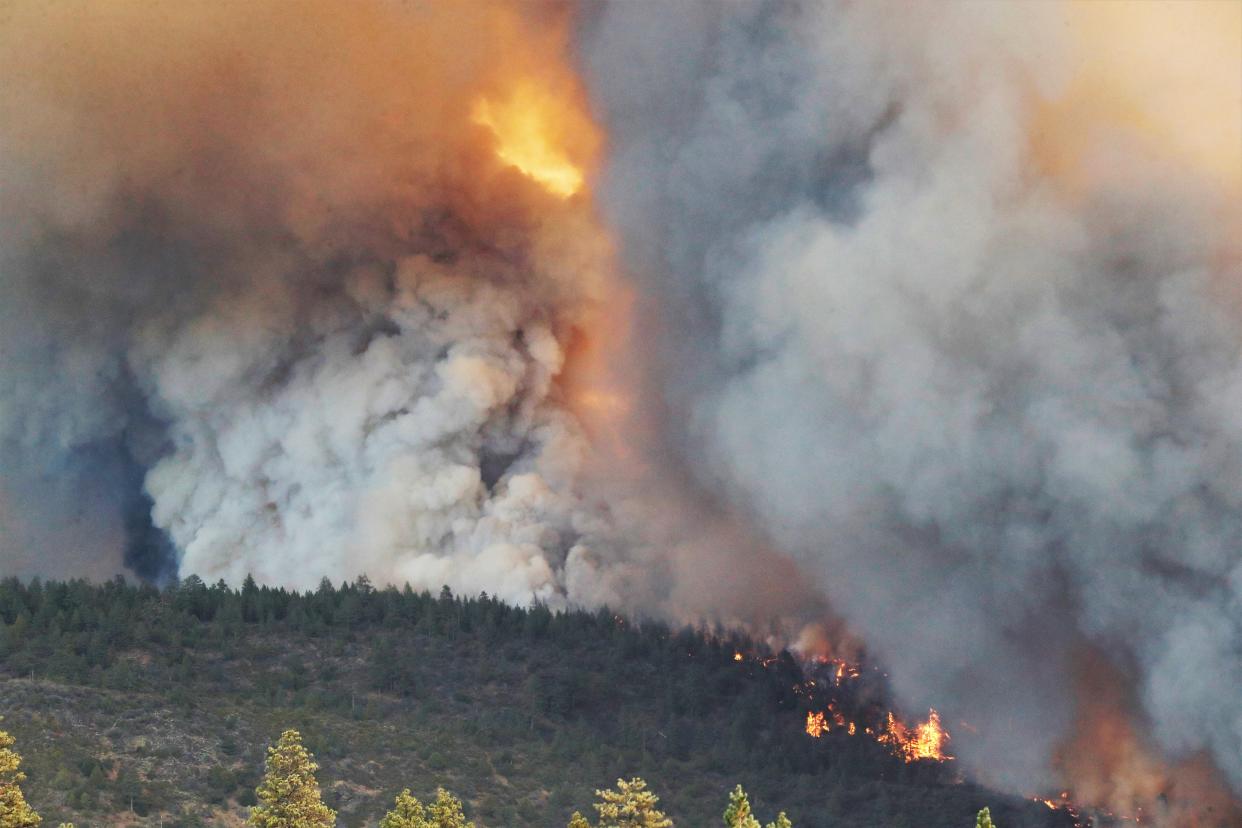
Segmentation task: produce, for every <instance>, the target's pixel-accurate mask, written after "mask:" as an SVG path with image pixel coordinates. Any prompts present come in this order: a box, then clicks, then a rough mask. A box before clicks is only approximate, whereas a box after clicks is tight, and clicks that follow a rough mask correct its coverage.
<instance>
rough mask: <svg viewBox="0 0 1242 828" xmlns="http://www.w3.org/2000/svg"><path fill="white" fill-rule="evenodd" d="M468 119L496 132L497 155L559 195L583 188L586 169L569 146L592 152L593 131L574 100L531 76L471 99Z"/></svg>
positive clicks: (595, 141) (593, 145)
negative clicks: (497, 92)
mask: <svg viewBox="0 0 1242 828" xmlns="http://www.w3.org/2000/svg"><path fill="white" fill-rule="evenodd" d="M471 119H472V120H473V121H474V122H475V123H476V124H479V125H480V126H484V127H487V128H488V129H489V130H491V132H492V135H493V136H494V137H495V141H496V145H495V149H496V155H497V157H499V158H500V159H501V160H502V161H504V162H505V163H506V164H508V165H509V166H511V167H514V168H516V169H517V170H519V171H520V172H521V173H522V174H523V175H525V176H526V177H528V178H530V179H531V180H533V181H535V182H537V183H538V184H540V185H541V186H542V187H543V188H544V189H545V190H547V191H548V192H550V193H552V194H553V195H557V196H560V197H561V198H569V197H570V196H572V195H574V194H575V193H578V192H579V191H581V190H582V188H583V185H584V183H585V180H586V179H585V174H584V172H583V169H582V166H581V162H580V161H576V160H575V159H574V149H575V148H577V149H578V150H579V154H581V153H582V152H583V151H585V152H587V153H589V154H593V152H594V151H595V148H596V147H597V145H598V136H597V133H596V130H595V127H594V125H593V124H591V122H590V120H589V119H588V118H587V117H586V116H585V115H584V114H583V113H582V112H581V111H580V109H579V108H577V107H576V106H574V104H573V101H567V100H566V99H565V97H563V96H561V95H559V94H557V93H555V92H553V91H552V90H549V89H547V88H545V87H543V86H541V85H539V84H537V83H536V82H535V81H532V80H522V81H519V82H518V83H516V84H515V85H514V86H513V88H512V89H510V90H508V91H507V92H505V93H503V94H502V95H499V96H491V97H489V96H484V97H481V98H479V99H478V100H476V101H475V102H474V106H473V108H472V111H471Z"/></svg>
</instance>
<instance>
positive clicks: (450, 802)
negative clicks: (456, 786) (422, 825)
mask: <svg viewBox="0 0 1242 828" xmlns="http://www.w3.org/2000/svg"><path fill="white" fill-rule="evenodd" d="M427 811H428V815H429V816H430V819H429V820H428V821H427V828H474V823H473V822H466V815H465V813H464V812H463V810H462V806H461V800H460V799H458V798H457V797H455V796H453V795H452V794H451V793H449V792H448V791H446V790H444V788H436V801H435V802H433V803H431V807H429V808H428V809H427Z"/></svg>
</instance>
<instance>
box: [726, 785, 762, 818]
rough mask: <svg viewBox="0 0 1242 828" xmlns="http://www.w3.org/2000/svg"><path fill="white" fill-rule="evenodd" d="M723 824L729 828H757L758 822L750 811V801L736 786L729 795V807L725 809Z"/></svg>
mask: <svg viewBox="0 0 1242 828" xmlns="http://www.w3.org/2000/svg"><path fill="white" fill-rule="evenodd" d="M724 822H725V825H727V826H729V828H759V820H757V819H755V815H754V814H753V813H752V812H751V810H750V799H749V798H748V797H747V796H746V792H745V791H743V790H742V786H741V785H738V786H737V787H736V788H734V789H733V792H732V793H730V794H729V807H728V808H725V812H724Z"/></svg>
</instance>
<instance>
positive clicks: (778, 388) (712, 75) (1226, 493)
mask: <svg viewBox="0 0 1242 828" xmlns="http://www.w3.org/2000/svg"><path fill="white" fill-rule="evenodd" d="M663 11H664V13H662V14H660V15H652V14H651V13H650V10H649V9H648V8H646V7H644V6H641V5H633V4H615V5H610V6H607V7H606V8H604V9H600V10H598V13H597V14H594V15H592V16H591V18H590V20H589V21H588V22H587V23H586V25H585V26H584V41H585V45H584V46H583V48H582V50H581V51H582V55H583V62H584V65H585V67H586V68H585V73H586V76H587V79H588V84H589V86H590V88H591V91H592V95H593V98H594V100H595V102H596V104H597V108H598V110H599V112H600V113H601V117H602V120H603V124H604V126H605V129H606V131H607V133H608V135H609V137H610V141H611V148H610V155H609V164H608V168H607V173H606V179H605V183H604V186H603V189H602V195H601V198H602V200H603V203H604V204H605V205H606V207H607V210H608V214H609V217H610V218H611V219H612V220H613V221H614V223H615V224H616V226H617V227H618V229H619V230H620V232H621V237H622V247H621V249H622V250H623V251H624V253H625V256H626V261H627V263H628V265H629V266H630V268H631V269H632V271H633V273H634V276H635V278H636V279H637V280H638V283H639V285H640V287H639V294H640V296H642V297H644V300H645V302H646V304H645V305H644V306H643V309H642V312H640V313H639V318H640V319H647V320H650V329H649V330H648V331H646V335H645V337H644V341H647V342H656V343H658V344H657V345H656V346H655V351H656V354H655V356H654V358H653V362H654V363H655V365H656V367H655V369H654V370H655V375H654V377H653V378H652V379H651V382H652V383H653V385H654V386H655V387H658V388H659V389H661V390H662V392H663V393H664V394H665V397H666V400H667V401H668V405H669V407H670V410H671V411H672V413H673V415H672V416H670V417H669V418H668V422H669V423H670V425H671V428H672V431H671V433H670V434H669V435H668V437H667V440H668V443H669V445H671V446H675V447H679V448H680V449H681V452H682V458H683V460H684V465H685V467H686V468H687V469H690V470H692V472H693V473H694V474H696V475H697V476H698V478H699V479H700V480H701V481H702V482H703V483H704V485H707V486H709V487H713V488H714V489H715V490H716V491H718V492H722V493H724V494H725V495H726V496H727V497H728V498H729V499H730V500H731V501H732V502H733V503H734V504H735V507H736V509H737V510H738V511H739V513H742V514H747V515H750V516H752V517H753V518H754V520H755V521H756V523H757V525H759V526H761V527H763V529H764V530H765V531H766V533H767V535H768V536H769V537H770V538H771V539H772V541H773V542H774V543H775V545H776V546H777V547H778V548H780V549H782V550H786V551H789V552H792V553H795V554H796V555H797V557H798V558H799V559H800V560H801V561H802V562H803V563H804V565H805V567H806V568H807V570H808V571H811V572H813V573H814V574H815V575H816V577H817V579H818V582H819V584H820V585H821V586H822V587H823V588H824V589H825V590H826V592H827V594H828V596H829V598H830V600H831V601H832V603H833V605H834V607H836V608H837V609H838V610H840V611H841V612H842V613H843V614H844V616H845V617H846V619H847V620H848V621H849V622H850V623H851V624H852V625H854V626H855V628H856V629H857V630H858V631H859V632H860V633H861V634H862V635H863V636H864V638H865V639H866V640H867V642H868V645H869V646H870V647H871V648H872V649H874V650H875V651H877V652H878V653H879V654H880V656H881V657H882V658H883V659H884V660H885V661H886V662H887V663H888V664H889V665H890V667H891V669H892V675H893V678H894V680H895V683H896V688H897V691H898V693H899V695H900V696H901V698H902V699H904V700H905V701H906V702H907V703H909V704H910V705H911V706H912V707H916V708H918V707H923V708H925V707H926V706H927V705H928V704H934V705H935V706H937V707H938V708H940V709H941V710H942V711H944V712H945V720H946V721H947V722H949V723H950V727H953V723H954V722H958V721H960V720H966V721H968V722H969V723H970V724H971V725H972V727H971V729H970V730H969V731H968V732H963V733H962V734H961V738H959V739H958V740H957V741H956V743H955V744H956V747H957V749H958V752H959V753H960V754H961V755H962V756H963V757H964V759H965V760H966V761H967V762H968V764H969V765H970V766H972V767H973V768H975V769H979V770H986V772H987V776H988V777H989V778H991V779H992V780H993V781H999V782H1001V783H1004V784H1008V785H1011V786H1013V787H1014V788H1015V789H1019V790H1021V789H1023V788H1025V789H1027V790H1030V789H1031V787H1032V786H1033V785H1038V784H1040V783H1042V784H1046V785H1049V786H1051V785H1056V784H1059V783H1058V781H1057V779H1056V778H1055V776H1054V775H1053V774H1052V771H1051V768H1052V767H1053V764H1054V763H1053V758H1054V755H1055V754H1056V753H1057V748H1058V745H1059V744H1060V743H1061V741H1062V740H1063V739H1064V738H1065V735H1066V733H1067V731H1068V729H1069V728H1070V726H1071V723H1074V722H1075V716H1076V715H1078V714H1080V713H1082V712H1083V711H1082V710H1081V709H1080V706H1079V705H1078V702H1077V700H1076V693H1077V692H1078V689H1079V688H1081V687H1083V686H1087V685H1091V684H1096V683H1098V682H1097V681H1096V679H1097V678H1098V676H1099V674H1100V673H1101V672H1103V671H1106V672H1109V673H1110V674H1111V673H1112V672H1113V671H1116V673H1117V675H1118V678H1117V681H1118V682H1120V683H1121V684H1122V685H1123V686H1124V687H1126V688H1127V689H1128V690H1131V691H1132V692H1121V693H1118V694H1117V696H1118V698H1119V699H1120V700H1121V701H1119V702H1118V705H1119V706H1117V707H1113V708H1112V714H1113V715H1117V716H1121V717H1123V719H1124V717H1126V716H1134V717H1135V718H1137V719H1139V720H1141V721H1150V729H1151V733H1152V735H1153V737H1154V739H1155V740H1156V743H1157V744H1158V745H1159V747H1160V748H1161V749H1162V750H1163V751H1164V752H1165V754H1166V755H1168V756H1170V757H1173V758H1175V759H1184V758H1189V757H1193V756H1194V755H1196V754H1197V753H1199V752H1206V753H1207V754H1208V755H1209V756H1210V757H1212V758H1213V759H1214V761H1215V762H1216V763H1217V764H1218V766H1219V767H1220V768H1221V769H1222V770H1223V771H1224V773H1225V774H1226V775H1227V776H1228V778H1229V780H1230V781H1231V782H1232V784H1233V787H1234V788H1235V790H1237V791H1242V704H1240V699H1242V697H1240V696H1239V695H1238V692H1237V688H1238V687H1239V686H1242V547H1240V546H1239V539H1240V538H1242V517H1240V515H1242V490H1240V489H1239V487H1238V481H1239V480H1240V479H1242V455H1240V454H1239V447H1240V446H1242V419H1240V418H1239V415H1238V411H1239V401H1240V400H1242V396H1240V395H1242V360H1240V358H1239V357H1240V353H1239V347H1240V344H1242V343H1240V339H1239V333H1240V332H1242V319H1240V318H1239V312H1238V305H1237V299H1238V294H1237V286H1238V284H1240V283H1242V282H1240V280H1242V270H1240V269H1239V256H1238V249H1237V247H1236V237H1235V238H1234V239H1233V243H1234V245H1235V246H1233V247H1230V246H1229V244H1230V237H1229V232H1230V231H1231V230H1236V229H1237V225H1236V210H1237V206H1238V205H1237V201H1236V198H1237V196H1238V193H1239V192H1240V188H1239V185H1240V184H1242V162H1240V160H1239V153H1240V152H1242V149H1240V147H1242V112H1240V111H1239V107H1240V106H1242V95H1240V94H1239V89H1238V83H1239V71H1238V70H1239V65H1238V61H1239V55H1238V45H1239V40H1240V39H1242V30H1240V27H1242V21H1240V19H1239V14H1238V7H1237V6H1236V5H1230V4H1215V5H1208V6H1204V5H1202V4H1185V3H1174V4H1135V5H1122V6H1118V5H1115V4H1101V5H1098V6H1094V7H1093V6H1090V5H1088V6H1086V7H1076V6H1060V5H1056V4H1027V3H1023V4H1018V3H974V4H972V3H959V4H947V3H928V4H917V3H916V4H908V3H893V4H889V3H881V2H868V3H851V2H842V3H818V2H817V3H805V4H741V5H738V6H733V5H724V4H717V3H702V4H678V5H677V6H676V7H674V8H665V9H664V10H663ZM1153 35H1154V36H1158V37H1161V38H1163V39H1159V40H1157V42H1156V44H1155V48H1147V47H1150V45H1151V44H1149V43H1146V42H1145V41H1144V39H1143V38H1145V37H1149V36H1153ZM1179 38H1180V40H1179ZM1144 51H1145V52H1146V53H1147V54H1146V55H1145V56H1146V57H1152V56H1154V57H1156V58H1157V59H1158V61H1160V63H1158V64H1157V66H1158V67H1164V71H1159V70H1153V68H1152V67H1151V66H1150V65H1146V64H1143V66H1144V67H1145V71H1144V72H1143V73H1140V74H1139V75H1137V79H1138V80H1137V83H1133V84H1132V83H1130V81H1131V80H1133V79H1132V78H1131V77H1130V76H1128V75H1127V74H1126V71H1127V67H1129V66H1130V64H1131V61H1130V60H1129V58H1130V56H1131V53H1132V52H1144ZM1205 96H1206V97H1205ZM1170 118H1173V120H1172V121H1170ZM1222 133H1223V134H1222ZM1204 139H1205V140H1204ZM1106 665H1108V666H1107V667H1106ZM1084 674H1085V675H1086V676H1087V677H1089V679H1090V680H1088V681H1084V680H1082V679H1076V678H1075V676H1082V675H1084ZM1097 698H1098V694H1097ZM1125 705H1130V706H1131V707H1129V708H1127V707H1126V706H1125ZM1077 725H1078V726H1081V725H1083V723H1082V722H1081V721H1080V722H1078V723H1077ZM955 732H957V731H955ZM972 733H973V734H977V735H975V736H971V735H969V734H972ZM1084 747H1085V748H1086V749H1093V748H1092V746H1090V745H1086V746H1083V745H1079V746H1077V747H1075V748H1074V749H1072V750H1070V751H1069V753H1070V754H1073V753H1074V751H1075V750H1078V751H1081V750H1082V749H1084ZM1108 747H1110V746H1106V745H1098V744H1097V745H1096V746H1095V748H1094V749H1098V750H1105V749H1108ZM1063 758H1064V759H1065V760H1066V761H1067V762H1069V763H1072V764H1076V765H1080V764H1084V762H1082V761H1080V760H1081V758H1082V757H1081V754H1079V755H1070V756H1064V755H1063ZM1090 761H1091V760H1090V759H1088V760H1087V761H1086V762H1085V764H1090ZM1101 766H1102V765H1101ZM1124 770H1126V769H1121V770H1119V773H1121V772H1122V771H1124ZM1104 775H1107V774H1104ZM1108 784H1115V785H1117V786H1119V787H1118V789H1116V790H1108V789H1107V788H1106V786H1107V785H1108ZM1123 784H1130V782H1124V783H1123V782H1122V781H1121V780H1120V779H1117V780H1112V782H1111V783H1110V782H1107V781H1106V782H1105V783H1104V785H1102V786H1100V787H1097V788H1096V789H1095V790H1093V791H1092V795H1093V796H1096V797H1098V798H1097V800H1096V801H1101V800H1104V799H1108V798H1110V797H1113V796H1114V795H1116V797H1115V798H1116V800H1117V801H1120V802H1123V803H1124V804H1125V805H1126V806H1130V805H1132V804H1133V802H1132V801H1130V800H1129V799H1127V797H1126V796H1125V793H1126V792H1125V791H1123V790H1120V786H1121V785H1123ZM1101 788H1103V789H1101ZM1161 792H1162V791H1161V789H1160V788H1159V787H1157V788H1156V789H1155V790H1154V791H1151V792H1150V793H1151V794H1152V795H1153V796H1154V794H1157V793H1161ZM1175 793H1177V792H1175ZM1180 793H1182V794H1187V793H1188V791H1181V792H1180ZM1191 796H1193V794H1191ZM1149 804H1150V803H1149ZM1218 813H1219V812H1218ZM1171 818H1173V819H1176V818H1177V817H1176V816H1174V817H1171Z"/></svg>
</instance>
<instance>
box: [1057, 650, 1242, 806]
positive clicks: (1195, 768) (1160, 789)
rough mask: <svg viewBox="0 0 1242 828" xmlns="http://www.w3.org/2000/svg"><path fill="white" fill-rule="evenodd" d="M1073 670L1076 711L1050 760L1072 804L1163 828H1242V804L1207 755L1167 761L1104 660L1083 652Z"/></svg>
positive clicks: (1113, 670) (1116, 676) (1118, 680)
mask: <svg viewBox="0 0 1242 828" xmlns="http://www.w3.org/2000/svg"><path fill="white" fill-rule="evenodd" d="M1077 671H1078V676H1077V690H1078V692H1077V700H1078V707H1077V713H1076V716H1075V718H1074V722H1073V724H1072V727H1071V729H1070V735H1069V737H1068V738H1067V740H1066V741H1065V742H1064V744H1062V746H1061V747H1060V749H1059V750H1058V753H1057V757H1056V760H1055V762H1056V766H1057V770H1058V771H1059V772H1060V774H1061V776H1062V778H1063V780H1064V784H1065V787H1066V788H1067V789H1068V793H1069V797H1068V799H1069V800H1070V801H1072V802H1075V803H1078V804H1079V805H1082V806H1091V807H1094V808H1100V809H1103V810H1105V811H1106V812H1108V813H1112V814H1113V815H1115V816H1117V817H1125V818H1127V819H1130V820H1137V821H1139V822H1140V823H1141V824H1149V825H1158V826H1163V828H1217V827H1218V826H1220V828H1223V827H1224V826H1227V825H1238V824H1242V802H1239V801H1238V799H1237V798H1236V797H1234V796H1233V795H1232V794H1231V793H1230V790H1229V787H1228V785H1227V784H1226V783H1225V781H1224V780H1223V779H1222V778H1221V776H1220V773H1219V772H1218V771H1217V770H1216V769H1215V768H1214V767H1213V765H1212V762H1211V761H1210V759H1209V758H1208V757H1206V756H1204V755H1194V756H1189V757H1186V758H1184V759H1182V760H1180V761H1176V762H1166V761H1164V760H1162V759H1160V758H1159V753H1158V751H1156V750H1155V749H1154V747H1153V746H1151V745H1149V744H1148V743H1147V742H1146V741H1145V740H1144V737H1143V736H1142V735H1141V733H1140V727H1139V726H1138V725H1137V724H1136V721H1137V720H1136V716H1137V713H1136V712H1135V711H1136V709H1137V708H1136V706H1135V705H1134V703H1133V699H1131V698H1130V697H1129V695H1128V693H1127V692H1126V689H1125V688H1126V687H1127V683H1126V682H1125V680H1124V679H1123V677H1122V676H1121V674H1120V673H1119V672H1118V671H1117V670H1116V668H1114V667H1112V666H1111V665H1110V664H1109V662H1108V661H1107V659H1105V658H1103V657H1101V656H1100V655H1099V654H1098V653H1084V654H1082V655H1080V657H1079V659H1078V664H1077Z"/></svg>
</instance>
